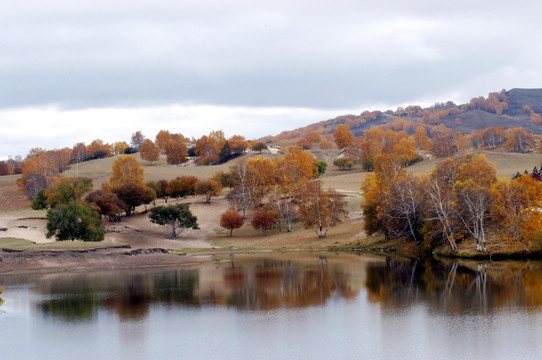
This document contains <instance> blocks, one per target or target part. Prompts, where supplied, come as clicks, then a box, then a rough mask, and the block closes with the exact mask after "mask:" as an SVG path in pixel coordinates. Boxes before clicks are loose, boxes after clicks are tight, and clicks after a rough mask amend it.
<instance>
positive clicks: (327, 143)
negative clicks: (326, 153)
mask: <svg viewBox="0 0 542 360" xmlns="http://www.w3.org/2000/svg"><path fill="white" fill-rule="evenodd" d="M332 147H333V144H332V143H331V141H329V140H328V139H326V138H322V140H320V149H322V150H328V149H331V148H332Z"/></svg>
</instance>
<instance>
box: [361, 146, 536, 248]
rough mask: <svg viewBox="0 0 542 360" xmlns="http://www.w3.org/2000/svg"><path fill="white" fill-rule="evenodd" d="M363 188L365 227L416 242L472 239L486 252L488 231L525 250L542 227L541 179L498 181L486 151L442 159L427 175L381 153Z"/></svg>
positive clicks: (453, 245) (495, 236)
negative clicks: (407, 168) (480, 153)
mask: <svg viewBox="0 0 542 360" xmlns="http://www.w3.org/2000/svg"><path fill="white" fill-rule="evenodd" d="M361 189H362V191H363V193H364V198H365V201H364V203H363V205H362V209H363V213H364V215H365V230H366V231H367V233H368V234H372V233H375V232H378V231H381V232H382V233H383V234H384V235H385V236H386V238H388V239H391V238H407V239H410V240H412V241H416V243H418V244H420V243H421V242H422V241H423V240H425V241H426V244H431V245H437V244H441V243H444V242H447V243H448V244H449V245H450V247H451V249H452V250H456V249H457V242H459V241H462V240H469V239H473V240H474V241H476V244H477V250H478V251H486V240H487V238H488V237H489V236H490V237H492V238H494V239H497V240H498V241H500V242H502V243H504V244H506V245H508V246H511V247H514V246H515V247H517V246H519V247H521V248H523V249H525V250H528V249H529V248H530V246H531V242H532V240H533V238H534V236H535V234H536V233H537V232H538V231H540V228H541V227H542V213H541V212H540V211H539V210H538V209H539V208H540V206H541V205H542V183H540V182H537V181H535V180H533V179H532V178H531V177H530V176H528V175H524V176H521V177H520V178H518V179H514V180H512V179H506V180H497V177H496V171H495V168H494V166H493V165H491V164H490V163H489V162H488V161H487V159H486V158H485V156H484V155H472V154H467V155H464V156H462V157H453V158H446V159H444V161H442V162H441V163H440V164H439V165H438V166H437V167H436V168H435V169H434V170H433V172H432V173H431V174H430V175H429V176H426V177H416V176H414V175H412V174H409V173H407V172H406V171H405V169H404V168H403V166H401V163H400V161H399V160H397V159H396V158H394V157H393V156H389V155H379V156H378V158H377V161H376V163H375V170H374V172H373V173H372V174H368V176H367V177H366V178H365V180H364V182H363V183H362V186H361Z"/></svg>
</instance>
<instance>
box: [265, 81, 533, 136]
mask: <svg viewBox="0 0 542 360" xmlns="http://www.w3.org/2000/svg"><path fill="white" fill-rule="evenodd" d="M502 94H504V95H505V96H502ZM497 96H500V97H501V99H500V100H495V99H496V97H497ZM475 99H483V101H486V102H488V103H490V101H494V102H493V103H492V104H491V103H490V104H489V105H495V104H499V105H503V104H506V105H505V107H506V108H505V109H504V110H503V111H502V114H498V111H494V110H493V109H491V108H489V109H488V107H490V106H487V105H486V106H485V107H484V104H482V106H480V104H477V105H472V101H471V103H470V104H462V105H456V104H453V103H452V102H446V103H440V104H435V105H434V106H431V107H428V108H421V107H419V106H409V107H407V108H406V109H402V108H398V109H397V110H395V111H393V110H387V111H374V112H368V111H365V112H363V113H361V114H359V115H352V114H349V115H341V116H338V117H336V118H334V119H329V120H326V121H321V122H318V123H315V124H311V125H308V126H306V127H303V128H298V129H295V130H290V131H283V132H281V133H280V134H278V135H275V136H269V137H267V138H265V139H267V140H271V141H273V142H277V143H280V142H284V143H294V142H295V141H297V140H298V139H300V138H301V137H303V136H305V135H306V134H307V133H309V132H316V133H319V134H321V135H323V136H326V137H328V138H331V135H332V134H333V132H334V131H335V128H336V127H337V126H338V125H340V124H345V123H346V124H349V125H350V130H351V132H352V133H353V134H354V135H355V136H360V135H362V134H363V133H364V131H365V130H367V129H370V128H372V127H375V126H380V125H385V124H389V123H391V122H393V121H395V120H400V119H402V120H410V121H415V122H419V121H420V122H425V123H427V124H435V123H436V122H435V121H431V120H430V117H431V115H433V116H435V115H436V114H437V113H440V114H446V111H447V110H448V111H449V110H451V109H453V111H451V113H452V114H450V115H447V116H443V117H439V119H438V123H442V124H444V125H446V126H447V127H448V128H451V129H453V130H456V131H460V132H462V133H464V134H470V133H472V132H474V131H476V130H479V129H483V128H486V127H499V126H503V127H504V128H505V129H509V128H514V127H523V128H524V129H525V130H527V131H529V132H531V133H534V134H542V125H537V124H534V123H532V122H531V114H530V113H529V112H528V111H525V110H524V108H523V107H524V106H525V105H528V106H529V107H530V108H531V109H532V110H533V111H534V113H536V114H542V89H511V90H509V91H503V92H500V93H491V94H489V96H488V97H487V99H486V98H483V97H479V98H474V99H473V100H475ZM457 119H459V121H458V120H457Z"/></svg>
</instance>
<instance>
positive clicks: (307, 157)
mask: <svg viewBox="0 0 542 360" xmlns="http://www.w3.org/2000/svg"><path fill="white" fill-rule="evenodd" d="M319 165H320V166H319ZM322 168H323V169H324V171H325V166H322V164H321V162H319V161H317V160H316V158H315V157H314V156H313V155H312V154H311V153H310V152H308V151H306V150H303V149H302V148H301V147H299V146H291V147H288V148H287V149H286V153H285V155H284V156H283V157H281V158H273V159H270V158H265V157H257V158H252V159H249V160H241V161H239V162H238V163H236V164H235V165H234V166H232V167H231V169H230V174H229V181H230V183H231V191H230V192H229V194H228V196H227V198H228V200H229V202H230V204H231V207H232V208H233V209H234V210H236V211H237V212H240V213H241V214H242V215H239V216H241V217H242V218H246V216H247V212H248V211H249V210H257V211H256V213H255V214H254V216H253V219H252V222H251V223H252V225H253V227H254V228H256V229H261V230H262V231H263V232H264V233H265V231H266V230H267V229H269V228H270V227H272V226H274V225H275V224H278V226H279V227H280V229H282V228H284V229H286V231H288V232H289V231H292V223H293V222H294V221H295V220H296V219H297V218H300V219H301V221H302V222H303V225H304V226H305V228H312V229H313V230H314V232H315V234H316V235H317V236H318V237H324V236H326V234H327V232H328V231H329V228H330V226H333V225H335V224H337V223H338V222H340V221H341V220H342V218H343V216H344V201H343V199H342V197H340V196H339V195H338V194H336V193H335V192H334V191H333V190H324V189H323V188H322V185H321V183H320V181H319V180H318V179H317V177H318V175H319V174H320V172H319V169H322ZM223 217H225V219H224V220H223V221H222V219H221V225H222V223H223V225H222V226H223V227H225V228H227V229H230V231H232V230H233V229H235V228H236V227H234V226H233V225H232V224H239V223H241V222H240V221H239V220H238V217H234V216H233V215H232V213H227V214H223ZM241 225H242V223H241ZM241 225H239V226H241Z"/></svg>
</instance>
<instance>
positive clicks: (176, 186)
mask: <svg viewBox="0 0 542 360" xmlns="http://www.w3.org/2000/svg"><path fill="white" fill-rule="evenodd" d="M197 182H198V178H196V177H195V176H179V177H177V178H176V179H174V180H170V181H169V182H168V184H167V187H166V190H165V192H166V194H167V195H168V196H171V197H175V198H177V199H178V198H180V197H187V196H192V195H195V194H196V183H197Z"/></svg>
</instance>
